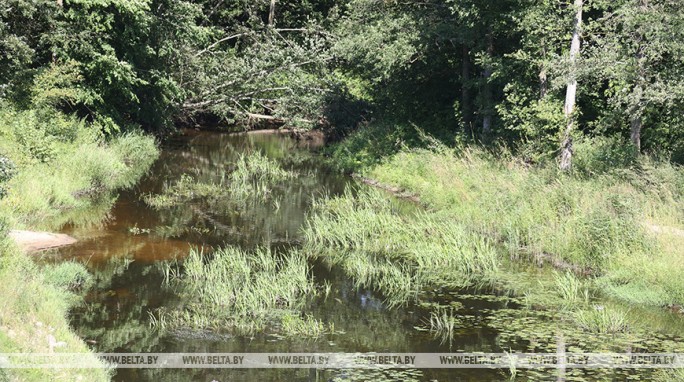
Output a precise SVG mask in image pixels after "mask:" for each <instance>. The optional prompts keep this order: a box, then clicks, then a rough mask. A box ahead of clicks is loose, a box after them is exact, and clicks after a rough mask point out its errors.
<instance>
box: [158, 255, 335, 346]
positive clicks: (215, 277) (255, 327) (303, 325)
mask: <svg viewBox="0 0 684 382" xmlns="http://www.w3.org/2000/svg"><path fill="white" fill-rule="evenodd" d="M166 267H167V271H166V272H165V273H166V274H168V275H176V277H170V278H169V279H167V282H168V283H170V285H176V286H178V287H179V288H180V289H181V293H183V294H184V295H185V297H186V298H187V299H188V303H186V305H185V306H184V308H183V309H182V310H179V311H173V312H161V313H160V314H161V315H162V318H159V319H158V321H159V320H163V321H164V322H165V325H166V327H167V328H170V329H171V328H178V327H187V328H191V329H195V330H198V329H200V330H201V329H210V330H215V331H230V332H234V333H238V334H250V333H254V332H256V331H263V330H265V329H268V328H276V326H274V325H275V324H276V323H279V324H280V325H282V329H283V334H285V335H300V334H301V333H303V332H305V333H308V335H314V336H315V335H320V334H322V333H323V332H324V329H323V326H322V324H321V323H320V322H319V321H317V320H315V319H310V318H308V319H305V320H302V319H297V318H295V317H297V315H298V314H299V312H301V310H302V308H303V307H304V305H305V303H306V301H307V300H308V297H309V296H311V295H313V294H314V293H315V288H314V285H313V281H312V279H311V277H310V276H309V267H308V264H307V262H306V258H305V257H304V256H303V255H302V254H300V253H299V252H297V251H291V252H289V253H287V254H284V255H278V254H276V253H273V252H271V251H270V250H269V249H267V248H259V249H257V250H255V251H253V252H245V251H243V250H240V249H238V248H235V247H225V248H223V249H219V250H217V251H216V252H214V253H213V254H212V255H207V256H205V255H204V254H203V253H202V252H201V251H197V250H192V251H191V252H190V255H189V256H188V257H187V258H186V259H185V260H184V261H183V263H182V268H178V267H180V265H179V264H174V263H167V264H166ZM174 269H175V270H174Z"/></svg>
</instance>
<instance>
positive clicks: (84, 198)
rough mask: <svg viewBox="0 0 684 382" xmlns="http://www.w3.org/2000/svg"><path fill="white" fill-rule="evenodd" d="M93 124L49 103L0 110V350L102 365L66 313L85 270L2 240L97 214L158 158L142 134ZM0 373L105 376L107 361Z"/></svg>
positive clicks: (10, 375)
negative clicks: (45, 262) (45, 261)
mask: <svg viewBox="0 0 684 382" xmlns="http://www.w3.org/2000/svg"><path fill="white" fill-rule="evenodd" d="M100 131H101V129H100V126H98V125H96V124H91V123H87V122H84V121H81V120H77V119H75V118H73V117H68V116H65V115H62V114H59V113H56V112H54V111H48V110H43V111H39V110H30V111H16V110H14V109H12V108H9V107H3V108H1V109H0V159H1V160H0V174H1V175H2V176H0V189H1V190H2V195H1V197H0V226H1V228H2V230H1V232H0V243H1V245H0V295H2V296H3V298H2V301H3V308H2V311H1V312H0V328H1V330H0V351H2V352H26V353H49V352H50V351H55V352H69V353H83V357H82V360H83V361H84V362H87V363H89V364H94V365H99V366H103V365H102V364H101V362H100V361H99V360H98V359H97V358H96V357H95V356H94V355H93V354H91V353H90V351H89V350H88V348H87V347H86V345H85V344H84V343H83V342H82V341H81V340H80V339H79V338H78V337H77V336H76V335H75V334H74V333H73V332H72V331H71V330H70V328H69V325H68V321H67V318H66V316H67V313H68V310H69V308H70V306H72V304H75V303H77V302H78V301H79V298H78V294H77V293H74V292H79V293H80V292H83V291H84V290H85V289H86V288H87V286H88V280H89V275H88V273H87V271H86V270H85V269H84V268H83V267H82V266H80V265H77V264H74V263H65V264H61V265H59V266H39V265H37V264H35V263H34V262H33V260H32V259H31V258H30V256H29V255H27V254H24V253H22V252H20V250H19V249H18V248H16V247H15V245H14V244H13V243H11V242H10V240H9V239H8V238H7V230H8V229H9V228H20V227H21V228H27V229H36V228H38V229H59V227H60V226H62V225H63V224H65V223H74V224H89V223H94V222H96V221H99V220H101V219H103V218H105V217H106V214H107V212H108V210H109V208H110V207H111V205H112V203H113V201H114V199H115V197H114V196H113V194H112V193H113V192H114V191H115V190H119V189H122V188H126V187H130V186H132V185H134V184H135V182H136V181H137V180H138V179H139V178H140V177H141V176H142V175H143V174H144V173H145V172H146V171H147V169H148V168H149V167H150V165H151V164H152V162H153V161H154V160H155V158H156V156H157V148H156V145H155V143H154V140H153V139H152V138H150V137H145V136H143V135H141V134H137V133H136V134H134V133H129V134H122V135H119V136H115V137H108V138H106V137H105V136H104V135H102V133H101V132H100ZM93 210H95V211H97V212H98V213H96V214H93V213H92V211H93ZM86 212H87V213H86ZM93 215H95V217H94V218H93V217H92V216H93ZM85 216H88V217H89V218H88V219H85V220H84V219H83V218H84V217H85ZM92 219H94V220H95V221H93V220H92ZM51 344H52V345H51ZM3 373H5V374H4V375H2V376H3V377H6V378H7V379H9V380H30V381H34V380H35V381H39V380H42V381H47V380H88V381H104V380H109V377H110V374H109V372H108V371H107V370H106V369H83V370H78V369H11V370H4V371H3Z"/></svg>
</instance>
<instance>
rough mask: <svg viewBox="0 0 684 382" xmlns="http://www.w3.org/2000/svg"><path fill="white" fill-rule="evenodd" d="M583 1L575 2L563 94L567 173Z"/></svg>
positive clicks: (563, 161) (563, 152)
mask: <svg viewBox="0 0 684 382" xmlns="http://www.w3.org/2000/svg"><path fill="white" fill-rule="evenodd" d="M583 6H584V0H575V11H576V12H577V13H576V15H575V28H574V30H573V32H572V43H571V44H570V80H569V81H568V88H567V90H566V92H565V106H564V107H563V112H564V113H565V120H566V125H565V133H564V134H563V142H562V143H561V155H560V169H561V170H563V171H567V170H569V169H570V167H571V166H572V132H573V130H574V129H575V101H576V98H577V78H576V62H577V56H579V53H580V32H581V29H582V7H583Z"/></svg>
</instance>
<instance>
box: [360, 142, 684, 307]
mask: <svg viewBox="0 0 684 382" xmlns="http://www.w3.org/2000/svg"><path fill="white" fill-rule="evenodd" d="M365 173H366V175H368V176H370V177H372V178H375V179H377V180H379V181H380V182H382V183H386V184H390V185H393V186H396V187H399V188H400V189H403V190H405V191H408V192H410V193H413V194H416V195H418V196H419V197H420V200H421V202H422V203H424V204H426V205H427V206H428V208H430V209H436V210H439V211H442V212H443V213H449V214H450V215H451V217H452V218H451V220H450V223H449V224H451V225H460V226H463V227H465V228H466V229H467V230H469V231H474V232H481V233H482V235H484V236H486V237H488V238H490V239H492V240H494V241H495V242H497V243H501V244H502V245H503V246H505V247H506V248H507V249H508V252H509V256H510V257H511V258H514V259H517V258H529V259H537V258H546V259H549V258H550V259H553V262H554V263H556V264H569V265H571V266H575V267H576V268H580V269H585V270H588V271H590V272H593V273H594V274H595V275H597V276H600V277H599V279H598V280H597V283H598V285H599V286H600V288H601V289H602V290H603V291H604V292H605V293H606V294H608V295H611V296H613V297H616V298H620V299H623V300H626V301H630V302H634V303H648V304H652V305H665V304H670V303H681V302H684V279H681V278H675V277H671V275H672V274H679V273H682V272H684V256H682V255H681V245H682V244H684V237H682V236H681V232H680V233H678V231H677V230H681V229H683V228H684V226H683V223H682V222H684V199H683V198H682V188H681V187H682V185H683V184H684V183H682V182H683V181H684V171H682V170H681V169H679V168H676V167H673V166H669V165H665V164H659V165H656V164H655V163H653V162H651V161H649V160H644V161H643V162H642V163H641V164H640V167H638V168H635V169H632V170H629V169H622V170H620V171H617V170H616V171H615V173H610V174H609V173H603V174H597V175H592V176H583V175H581V174H575V175H572V174H571V175H568V174H561V173H559V172H558V171H557V170H555V168H551V167H544V166H542V167H539V168H528V167H527V166H526V165H524V164H522V163H520V162H518V161H516V160H515V158H509V159H507V160H505V159H502V158H497V157H493V156H492V155H491V154H487V153H485V152H483V151H481V150H477V149H463V150H461V151H458V152H456V151H453V150H451V149H447V148H445V147H443V146H442V147H437V148H436V149H434V150H423V149H421V150H413V151H403V152H400V153H397V154H396V155H394V156H392V157H390V158H388V159H386V161H385V162H384V163H382V164H380V165H377V166H374V167H371V168H369V169H367V170H366V172H365ZM653 226H656V227H665V228H664V229H662V230H664V232H659V233H655V232H653V231H654V229H653V228H652V227H653ZM656 229H658V228H656Z"/></svg>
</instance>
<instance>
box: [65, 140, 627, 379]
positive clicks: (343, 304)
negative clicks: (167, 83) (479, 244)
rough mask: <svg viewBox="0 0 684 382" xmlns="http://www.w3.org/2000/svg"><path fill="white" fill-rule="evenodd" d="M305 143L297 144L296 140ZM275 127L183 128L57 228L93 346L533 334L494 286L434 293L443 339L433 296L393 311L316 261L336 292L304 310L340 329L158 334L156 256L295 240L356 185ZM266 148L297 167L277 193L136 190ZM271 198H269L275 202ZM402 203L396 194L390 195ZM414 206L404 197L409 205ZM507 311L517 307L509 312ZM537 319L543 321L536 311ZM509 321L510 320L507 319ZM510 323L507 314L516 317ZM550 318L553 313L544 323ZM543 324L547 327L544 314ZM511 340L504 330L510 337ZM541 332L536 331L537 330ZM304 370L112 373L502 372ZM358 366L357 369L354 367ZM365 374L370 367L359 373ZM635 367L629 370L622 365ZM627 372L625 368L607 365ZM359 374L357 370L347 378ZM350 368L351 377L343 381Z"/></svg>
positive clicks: (433, 344)
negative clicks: (135, 181) (226, 202)
mask: <svg viewBox="0 0 684 382" xmlns="http://www.w3.org/2000/svg"><path fill="white" fill-rule="evenodd" d="M303 146H304V147H303ZM305 146H306V144H305V143H304V144H298V143H297V142H294V141H293V140H291V139H289V138H287V137H284V136H281V135H277V134H241V135H227V134H218V133H194V132H193V133H190V134H186V135H184V136H181V137H177V138H175V139H171V140H169V141H168V142H166V143H165V144H164V145H163V151H162V154H161V157H160V158H159V160H158V161H157V162H156V163H155V165H154V167H153V168H152V169H151V171H150V173H149V175H148V176H147V177H146V178H145V179H143V180H142V181H141V182H140V184H139V185H138V186H137V187H136V188H135V189H132V190H130V191H127V192H125V193H123V194H121V195H120V196H119V198H118V199H117V202H116V203H115V205H114V208H113V209H112V211H111V213H110V215H109V216H108V217H107V218H106V219H105V220H104V221H103V222H102V224H97V225H90V227H84V226H79V227H75V226H71V227H66V228H65V229H64V230H63V232H65V233H69V234H71V235H73V236H75V237H77V238H78V239H79V240H80V241H79V243H78V244H76V245H74V246H71V247H68V248H64V249H62V250H60V251H59V253H58V258H59V259H77V260H79V261H82V262H84V263H86V264H87V266H88V267H89V269H91V271H92V272H93V273H94V274H95V276H96V279H97V283H96V286H95V288H94V289H93V291H92V292H91V293H89V294H88V296H87V297H86V302H85V303H84V304H83V305H82V306H80V307H78V308H76V309H74V310H73V311H72V314H71V323H72V326H73V327H74V328H75V330H76V332H77V333H78V334H79V335H80V336H81V337H82V338H84V339H85V340H86V341H88V343H90V344H91V347H92V348H93V350H94V351H96V352H155V353H162V352H371V351H372V352H449V351H466V352H475V351H482V352H502V351H504V350H507V351H508V350H511V349H512V350H519V351H526V350H528V349H530V343H531V342H530V337H535V336H536V335H531V336H530V335H527V336H526V335H523V336H518V337H516V335H515V333H506V331H505V330H504V329H502V326H501V325H498V326H497V325H494V324H490V323H494V322H495V320H494V319H493V317H495V314H494V313H493V312H506V313H507V314H512V317H514V316H516V314H517V312H519V311H520V310H519V306H520V304H519V301H518V300H517V299H515V298H509V297H506V296H501V295H499V294H497V293H494V292H489V293H485V294H484V295H483V296H480V295H481V294H482V292H478V294H467V293H465V291H459V292H458V293H455V292H454V291H433V292H430V293H429V294H428V295H431V296H427V297H426V299H427V300H429V301H433V302H435V301H436V302H440V301H441V302H445V303H447V304H448V303H453V302H460V303H461V304H463V308H462V309H460V310H459V316H460V317H461V318H462V325H460V326H459V328H458V329H457V330H456V333H455V335H454V338H453V340H452V341H450V342H446V343H445V342H443V341H441V340H440V339H439V338H435V336H433V335H432V334H430V333H429V332H426V331H421V330H416V328H417V327H425V325H426V321H427V318H428V317H429V313H428V312H429V310H428V309H429V307H428V306H421V305H416V306H409V307H403V308H392V309H389V308H388V307H387V306H386V305H385V304H384V303H383V300H382V298H381V297H380V296H378V295H376V294H375V293H373V292H371V291H368V290H357V289H355V287H354V284H353V282H352V281H351V280H349V279H348V278H347V277H345V276H344V274H343V273H342V272H340V271H338V270H336V269H328V268H326V267H325V266H323V265H322V264H319V263H312V264H311V266H312V269H313V275H314V277H315V280H316V282H317V283H320V284H322V283H329V284H330V285H331V286H332V287H331V293H330V295H329V296H327V297H326V298H324V297H319V298H317V299H315V300H313V301H311V302H310V304H309V306H308V307H307V313H310V314H312V315H313V316H314V317H316V318H317V319H319V320H322V321H323V322H326V323H333V324H334V327H335V331H336V333H335V334H330V335H326V336H324V337H322V338H318V339H308V340H305V339H298V338H280V337H278V336H274V335H269V334H265V333H262V334H259V335H255V336H252V337H244V336H236V337H233V336H225V335H223V336H219V335H215V334H212V333H205V332H191V331H181V332H173V333H166V334H160V333H159V332H158V331H156V330H153V329H151V328H150V325H149V321H150V319H149V312H154V311H155V310H156V309H158V308H161V307H164V308H166V309H174V307H177V306H178V305H180V304H182V301H181V298H180V297H179V296H177V295H176V294H175V293H174V292H173V290H170V289H166V288H164V287H163V286H162V281H163V277H164V276H163V273H162V267H160V266H159V262H160V261H163V260H169V259H175V258H182V257H183V256H185V255H187V253H188V251H189V249H190V248H191V247H204V248H206V250H207V251H211V248H216V247H217V246H222V245H237V246H240V247H241V248H245V249H250V248H254V247H256V246H259V245H267V246H270V247H272V248H274V249H275V250H283V249H286V248H288V247H290V246H296V245H298V240H299V238H300V227H301V226H302V224H303V222H304V221H305V218H306V213H307V210H308V208H309V206H310V204H311V201H312V199H313V198H316V197H319V196H321V195H324V194H331V195H335V194H339V193H341V192H343V190H344V189H345V187H363V186H361V185H357V184H355V183H353V181H352V180H350V179H349V178H347V177H344V176H342V175H340V174H337V173H335V172H332V171H330V170H329V169H327V168H326V167H325V166H324V165H322V164H321V160H320V158H319V157H317V156H316V155H313V154H312V153H311V152H310V150H309V149H308V148H307V147H305ZM254 150H258V151H261V152H262V153H264V154H266V155H267V156H268V157H270V158H273V159H276V160H278V161H279V162H280V163H281V164H283V166H284V167H286V168H289V169H293V170H296V171H297V172H298V173H299V174H300V175H299V176H298V177H297V178H296V179H294V180H292V181H290V182H288V183H287V184H286V185H285V186H283V187H282V188H279V189H276V190H275V191H274V193H275V194H274V197H273V198H271V199H269V200H268V201H265V200H255V201H252V202H251V203H249V204H247V205H245V206H244V207H243V208H241V209H238V210H234V209H228V208H223V207H222V206H221V205H220V204H219V205H215V204H212V205H211V206H209V205H207V204H206V203H204V202H203V201H198V202H196V203H190V204H186V205H181V206H178V207H175V208H172V209H169V210H162V211H157V210H154V209H152V208H150V207H148V206H147V205H146V204H145V203H143V202H142V201H141V197H142V196H143V195H146V194H149V193H158V192H160V191H161V190H162V189H163V186H164V184H166V183H169V182H173V181H174V180H176V179H178V178H179V177H180V176H181V175H182V174H191V175H193V176H194V177H195V178H197V179H200V180H202V181H207V182H211V181H217V180H218V179H219V177H220V176H221V174H222V172H223V171H225V169H226V167H227V166H230V165H231V163H233V162H234V160H235V159H236V157H237V156H238V155H239V154H241V153H248V152H251V151H254ZM273 199H275V200H278V203H277V204H275V203H273V202H272V200H273ZM397 203H402V202H401V201H397ZM404 207H405V208H406V209H408V210H410V209H411V208H412V207H411V205H406V206H404ZM511 312H512V313H511ZM531 317H533V318H532V320H537V321H538V322H540V323H541V322H543V321H548V320H549V319H553V318H548V317H545V316H543V315H540V316H534V315H532V316H531ZM511 320H515V318H511ZM512 322H513V321H511V323H512ZM545 327H546V328H548V327H549V325H548V323H547V324H546V326H545ZM550 327H553V323H551V325H550ZM511 336H512V337H514V338H512V339H511V338H510V337H511ZM540 336H541V335H540ZM355 373H357V374H356V375H351V374H349V372H341V371H318V372H316V371H312V370H307V369H301V370H290V369H280V370H277V369H245V370H237V369H234V370H230V369H228V370H198V369H179V370H175V369H137V370H136V369H120V370H118V371H117V373H116V375H115V377H114V380H116V381H188V380H194V381H213V380H216V381H229V380H230V381H280V380H289V381H328V380H331V379H333V378H337V379H339V380H383V379H384V380H396V381H403V380H410V379H416V380H425V381H428V380H440V381H450V380H459V381H499V380H503V379H508V378H509V377H510V374H509V372H508V370H422V371H421V370H414V371H408V372H407V371H402V372H400V371H391V370H390V371H385V372H382V373H379V374H378V372H372V371H359V372H355ZM358 373H361V374H360V375H358ZM364 373H365V374H364ZM627 374H630V373H627ZM599 375H600V374H595V373H594V372H593V371H588V372H582V375H581V377H582V378H585V379H588V380H597V379H601V378H599ZM607 376H608V378H609V379H610V380H612V379H614V378H615V379H625V375H623V374H621V373H617V374H616V373H613V374H608V375H607ZM352 377H355V378H356V379H354V378H352ZM350 378H351V379H350ZM523 378H524V379H521V380H527V379H530V378H534V379H538V380H548V379H551V380H556V376H555V372H554V371H545V372H541V371H540V372H536V374H535V373H528V374H523Z"/></svg>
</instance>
